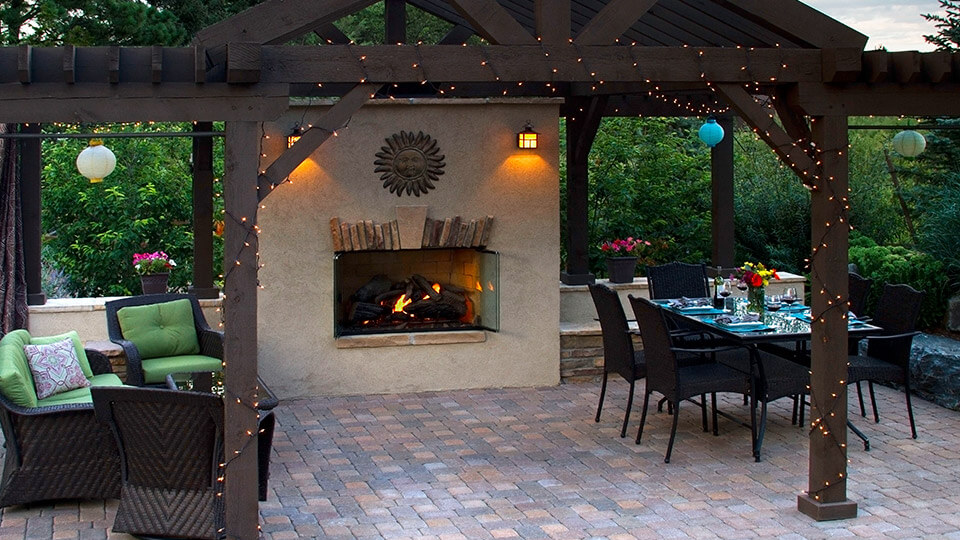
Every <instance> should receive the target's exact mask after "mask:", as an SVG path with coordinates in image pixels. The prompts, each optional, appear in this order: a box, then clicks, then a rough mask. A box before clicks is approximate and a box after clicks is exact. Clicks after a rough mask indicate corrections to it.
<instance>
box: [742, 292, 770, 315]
mask: <svg viewBox="0 0 960 540" xmlns="http://www.w3.org/2000/svg"><path fill="white" fill-rule="evenodd" d="M765 292H766V291H765V290H764V288H763V287H750V288H749V289H747V311H748V312H749V313H763V310H764V307H765V306H764V304H765V303H766V297H765V296H764V293H765Z"/></svg>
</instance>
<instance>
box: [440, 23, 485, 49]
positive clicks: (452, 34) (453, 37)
mask: <svg viewBox="0 0 960 540" xmlns="http://www.w3.org/2000/svg"><path fill="white" fill-rule="evenodd" d="M475 33H476V32H474V31H473V28H470V27H469V26H464V25H462V24H458V25H456V26H454V27H453V28H451V29H450V31H449V32H447V33H446V35H444V36H443V37H442V38H440V42H439V43H438V45H462V44H464V43H466V42H467V39H469V38H470V36H472V35H473V34H475Z"/></svg>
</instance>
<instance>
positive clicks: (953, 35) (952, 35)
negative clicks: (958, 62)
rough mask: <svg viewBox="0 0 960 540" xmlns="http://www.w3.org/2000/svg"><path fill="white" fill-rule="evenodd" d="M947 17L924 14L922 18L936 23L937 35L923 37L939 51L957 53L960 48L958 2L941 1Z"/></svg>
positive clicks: (952, 0) (959, 8)
mask: <svg viewBox="0 0 960 540" xmlns="http://www.w3.org/2000/svg"><path fill="white" fill-rule="evenodd" d="M940 7H941V8H943V9H944V10H945V11H946V14H945V15H940V14H938V13H924V14H922V17H923V18H924V19H926V20H928V21H930V22H933V23H936V27H937V33H936V34H932V35H928V36H923V38H924V39H925V40H927V42H928V43H932V44H934V45H936V46H937V50H941V51H955V50H957V49H958V47H960V4H958V3H957V0H940Z"/></svg>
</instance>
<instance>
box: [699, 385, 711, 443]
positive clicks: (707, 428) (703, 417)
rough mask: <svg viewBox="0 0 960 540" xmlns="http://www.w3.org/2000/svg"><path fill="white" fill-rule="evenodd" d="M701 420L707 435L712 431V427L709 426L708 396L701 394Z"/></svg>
mask: <svg viewBox="0 0 960 540" xmlns="http://www.w3.org/2000/svg"><path fill="white" fill-rule="evenodd" d="M700 420H701V421H702V422H703V432H704V433H706V432H708V431H710V426H708V425H707V395H706V394H700Z"/></svg>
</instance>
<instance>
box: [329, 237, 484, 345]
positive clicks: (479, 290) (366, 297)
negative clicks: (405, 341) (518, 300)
mask: <svg viewBox="0 0 960 540" xmlns="http://www.w3.org/2000/svg"><path fill="white" fill-rule="evenodd" d="M498 266H499V259H498V254H497V253H496V252H492V251H486V250H476V249H420V250H402V251H363V252H344V253H338V254H337V255H336V258H335V261H334V270H335V272H334V275H335V281H336V298H335V303H336V306H335V309H336V319H335V320H336V321H337V324H336V328H335V332H334V333H335V335H336V336H337V337H340V336H350V335H364V334H379V333H398V332H443V331H451V330H478V329H483V330H492V331H497V330H498V329H499V327H498V321H499V296H498V295H499V284H498Z"/></svg>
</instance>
